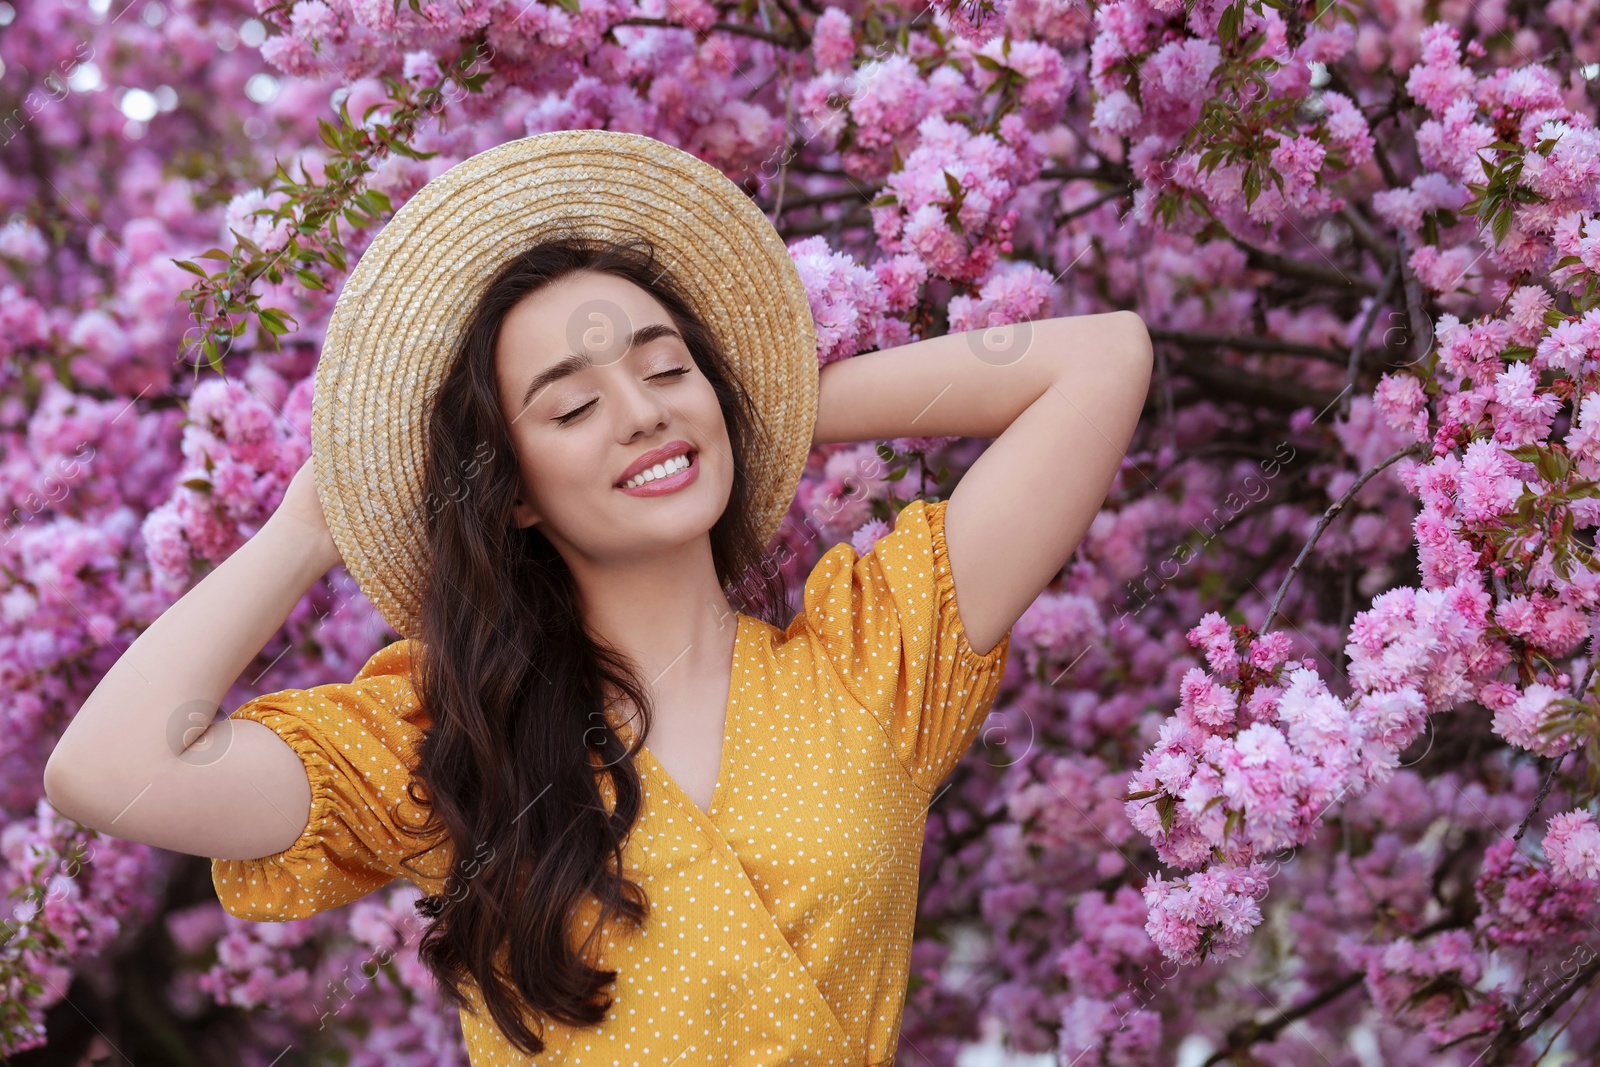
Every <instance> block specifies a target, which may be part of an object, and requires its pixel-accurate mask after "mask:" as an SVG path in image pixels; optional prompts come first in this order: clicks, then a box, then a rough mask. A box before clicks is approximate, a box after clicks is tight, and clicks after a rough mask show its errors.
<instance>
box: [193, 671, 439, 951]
mask: <svg viewBox="0 0 1600 1067" xmlns="http://www.w3.org/2000/svg"><path fill="white" fill-rule="evenodd" d="M410 652H411V641H410V640H403V641H399V642H396V643H394V644H390V645H386V646H384V647H383V648H381V649H379V650H378V651H377V652H376V653H374V654H373V655H372V656H371V658H369V659H368V660H367V662H366V664H365V665H364V666H363V667H362V668H361V670H360V671H359V672H358V673H357V674H356V676H355V679H354V680H353V681H352V682H350V683H349V684H345V683H342V682H338V683H331V684H328V685H318V686H313V687H312V688H310V689H285V690H282V691H281V692H277V693H267V694H265V695H263V696H259V697H256V698H255V699H253V700H250V701H248V702H247V703H245V704H244V705H242V706H241V707H239V708H238V709H237V710H236V711H235V712H234V713H233V714H232V715H231V716H230V718H234V719H250V720H252V721H255V722H259V723H262V724H263V725H265V726H267V727H269V728H270V729H272V730H273V731H274V732H276V733H277V734H278V736H279V737H282V738H283V739H284V740H285V741H287V742H288V743H289V745H290V746H291V747H293V748H294V750H295V752H297V753H298V754H299V755H300V758H301V760H302V761H303V762H304V763H305V767H306V776H307V777H308V778H309V779H310V781H311V819H310V822H308V823H307V824H306V828H305V832H304V833H302V834H301V835H300V839H299V840H297V841H296V842H295V843H294V844H292V845H290V846H289V847H288V848H287V849H285V850H284V851H282V852H278V853H275V854H274V855H271V856H263V857H260V858H258V859H250V860H233V859H213V860H212V861H211V882H212V885H213V886H214V887H215V888H216V891H217V899H218V900H220V901H221V902H222V906H223V909H224V910H226V911H227V912H228V913H229V914H230V915H235V916H238V917H239V918H241V919H252V920H255V921H257V922H269V921H270V922H282V921H286V920H289V919H303V918H306V917H308V916H311V915H315V914H317V913H318V912H322V911H326V910H328V909H329V908H335V907H338V906H339V905H341V904H346V903H349V902H350V901H352V900H356V899H357V898H359V897H363V896H365V895H367V894H368V893H371V892H373V891H374V890H377V889H381V888H382V887H383V886H385V885H387V884H388V883H389V882H391V881H393V880H394V879H395V878H397V877H399V878H410V877H411V873H410V872H409V871H408V870H406V869H403V868H402V867H401V866H400V865H399V861H400V859H401V858H402V857H404V856H406V855H409V854H410V853H412V852H415V851H416V850H417V849H418V847H419V844H420V840H421V839H420V838H419V837H417V836H416V835H415V833H414V831H415V829H416V828H417V827H420V825H421V823H422V821H423V820H424V819H425V817H426V812H425V811H422V810H419V809H418V806H417V805H416V804H414V803H412V802H411V800H410V799H409V797H408V796H407V794H406V789H405V787H406V783H407V782H408V781H409V779H410V770H411V767H412V766H413V763H414V760H413V757H412V753H414V752H415V751H416V750H417V747H418V745H420V743H421V740H422V732H423V730H424V729H425V728H426V726H427V719H426V718H425V716H424V715H423V713H422V710H421V708H420V707H419V706H418V701H417V700H416V696H415V693H414V691H413V689H412V686H411V682H410V671H409V668H410ZM408 827H409V829H408Z"/></svg>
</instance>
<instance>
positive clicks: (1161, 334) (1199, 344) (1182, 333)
mask: <svg viewBox="0 0 1600 1067" xmlns="http://www.w3.org/2000/svg"><path fill="white" fill-rule="evenodd" d="M1149 333H1150V340H1152V341H1170V342H1171V343H1173V344H1175V345H1178V346H1179V347H1180V348H1185V349H1189V350H1191V351H1205V350H1208V349H1212V348H1233V349H1237V350H1238V351H1240V352H1273V353H1277V354H1280V355H1286V356H1311V357H1312V358H1314V359H1320V360H1324V361H1326V362H1328V363H1336V364H1342V363H1344V362H1345V359H1346V355H1345V353H1344V352H1343V351H1341V350H1340V349H1337V348H1326V347H1324V346H1322V345H1309V344H1306V343H1305V342H1303V341H1285V340H1280V339H1279V338H1276V337H1227V336H1224V335H1223V334H1216V333H1194V332H1192V331H1188V330H1160V329H1152V330H1150V331H1149Z"/></svg>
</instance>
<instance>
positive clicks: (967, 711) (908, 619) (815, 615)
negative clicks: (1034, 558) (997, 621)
mask: <svg viewBox="0 0 1600 1067" xmlns="http://www.w3.org/2000/svg"><path fill="white" fill-rule="evenodd" d="M947 504H948V501H939V502H937V503H933V504H929V503H927V502H926V501H923V500H913V501H912V502H911V503H909V504H907V505H906V506H905V507H904V508H902V509H901V510H900V514H899V515H898V516H897V517H896V519H895V525H894V529H893V530H892V531H891V532H890V533H887V534H885V535H884V536H883V537H880V538H879V539H878V541H877V542H876V543H875V544H874V545H873V546H872V548H871V549H870V550H869V551H868V552H867V554H866V555H864V556H858V555H857V553H856V551H855V549H854V548H853V547H852V546H851V545H849V544H848V543H846V544H839V545H835V546H834V547H833V548H831V549H829V550H828V552H827V553H826V554H825V555H824V556H823V557H822V559H821V560H819V561H818V562H817V565H816V566H815V567H814V568H813V569H812V571H811V574H810V575H809V577H808V578H807V579H806V587H805V607H804V610H803V612H802V617H803V619H804V623H803V625H804V627H805V629H806V630H808V631H810V633H811V634H813V635H814V637H815V640H816V642H817V644H818V646H819V647H820V649H821V651H822V653H823V655H825V656H826V657H827V659H828V661H829V662H830V664H831V665H832V668H833V671H834V674H835V675H836V676H837V677H838V679H839V681H840V683H841V684H842V685H843V686H844V688H845V689H846V690H847V691H848V693H849V694H850V696H851V697H852V698H853V699H854V700H855V701H856V702H857V703H859V704H860V705H861V706H862V707H864V708H866V709H867V710H868V711H870V712H871V713H872V715H873V716H874V717H875V718H876V719H877V720H878V723H879V725H881V726H882V727H883V728H884V730H885V732H886V733H887V735H888V737H889V740H890V744H891V745H892V746H893V748H894V752H895V755H896V756H897V757H898V758H899V760H900V762H901V763H902V764H903V765H904V766H905V768H906V770H907V771H908V772H909V773H910V775H911V777H912V779H913V780H914V781H915V782H916V783H917V785H918V786H919V787H920V788H922V789H924V790H927V791H930V792H931V791H932V790H933V789H935V788H937V787H938V785H939V783H940V782H942V781H943V780H944V779H945V777H946V776H947V775H948V774H949V773H950V772H951V771H952V770H954V769H955V765H956V764H957V763H958V762H960V760H961V757H962V756H964V755H966V753H967V750H968V749H969V748H970V747H971V746H972V743H973V742H974V741H975V740H976V739H977V735H978V731H979V729H980V728H981V727H982V725H983V721H984V718H985V717H986V716H987V715H988V714H989V709H990V708H991V707H992V706H993V704H994V700H995V697H996V695H997V694H998V693H999V689H1000V682H1001V678H1002V676H1003V675H1004V673H1005V664H1006V658H1007V655H1008V654H1009V653H1010V650H1011V631H1010V630H1007V631H1006V633H1005V635H1004V636H1003V637H1002V638H1001V639H1000V642H999V643H998V644H997V645H995V646H994V647H993V648H992V649H990V650H989V651H988V653H986V654H984V655H981V656H980V655H979V654H978V653H977V652H976V651H974V650H973V648H972V646H971V645H970V644H969V643H968V642H967V633H966V628H965V627H964V626H963V625H962V622H961V614H960V612H959V611H958V610H957V609H956V587H955V578H954V576H953V574H952V572H951V570H950V557H949V554H948V551H947V549H946V546H945V540H944V513H945V507H946V505H947ZM797 621H798V620H797Z"/></svg>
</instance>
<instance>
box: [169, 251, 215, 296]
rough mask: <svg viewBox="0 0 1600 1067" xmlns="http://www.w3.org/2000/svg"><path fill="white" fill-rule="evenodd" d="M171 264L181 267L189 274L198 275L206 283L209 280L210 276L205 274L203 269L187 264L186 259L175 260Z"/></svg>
mask: <svg viewBox="0 0 1600 1067" xmlns="http://www.w3.org/2000/svg"><path fill="white" fill-rule="evenodd" d="M172 262H173V263H174V264H175V265H177V266H179V267H182V268H183V269H184V270H186V271H188V272H189V273H190V274H198V275H200V277H202V278H205V279H206V280H207V281H209V280H210V279H211V275H209V274H207V273H206V272H205V269H204V268H202V267H200V266H198V265H197V264H194V263H191V262H189V261H188V260H187V259H175V260H173V261H172ZM186 291H187V290H186Z"/></svg>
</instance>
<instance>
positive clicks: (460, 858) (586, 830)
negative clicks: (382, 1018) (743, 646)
mask: <svg viewBox="0 0 1600 1067" xmlns="http://www.w3.org/2000/svg"><path fill="white" fill-rule="evenodd" d="M584 270H588V271H597V272H603V273H609V274H613V275H617V276H619V277H622V278H625V279H627V280H629V281H631V282H633V283H634V284H636V285H638V286H640V287H641V288H643V289H645V290H647V291H648V292H649V293H650V294H651V295H652V296H653V297H654V298H655V299H656V300H657V301H659V302H660V304H661V305H662V307H664V308H665V309H666V311H667V313H668V315H669V316H670V317H671V319H672V322H673V325H675V326H676V327H677V329H678V331H679V332H680V333H681V334H682V335H683V338H684V341H685V342H686V343H687V345H688V348H689V352H690V354H691V355H692V356H693V358H694V361H695V364H696V365H697V366H698V367H699V369H700V371H701V372H702V373H703V374H705V376H706V377H707V378H708V379H709V380H710V382H711V384H712V387H713V388H714V389H715V391H716V395H717V399H718V402H719V405H720V407H721V409H722V415H723V418H724V420H725V422H726V425H727V428H728V438H729V442H730V444H731V446H732V451H733V459H734V462H733V468H734V477H733V490H732V495H731V497H730V499H729V502H728V506H727V508H726V510H725V511H724V512H723V514H722V516H721V517H720V518H719V519H718V520H717V522H716V524H715V525H714V526H712V528H711V530H710V540H711V551H712V558H713V561H714V564H715V567H716V572H717V578H718V580H719V581H720V582H721V583H722V586H723V588H724V590H725V592H727V594H728V596H729V599H730V601H731V602H732V603H734V605H735V607H736V609H737V610H740V611H742V612H743V613H745V614H749V615H752V616H754V617H757V618H760V619H763V620H764V621H767V622H770V623H772V624H773V625H777V626H782V625H783V624H784V622H785V621H786V619H785V618H784V616H785V615H786V614H787V612H788V610H789V607H788V604H787V597H786V595H785V591H784V588H783V582H782V579H781V577H780V576H779V574H778V569H777V567H776V566H773V565H772V562H773V558H772V557H769V556H767V555H766V554H765V553H764V551H763V549H764V547H765V546H764V545H763V544H762V541H761V537H760V531H759V530H758V528H757V526H756V518H755V515H754V509H753V498H752V486H751V483H750V465H749V464H750V461H751V459H752V457H755V456H758V455H763V454H767V453H766V452H765V450H764V449H763V448H761V447H760V446H761V445H762V444H763V443H764V442H765V441H766V440H767V438H766V437H765V436H764V435H765V434H766V432H767V431H766V428H765V426H764V425H763V423H762V421H761V418H760V413H759V412H758V411H757V410H756V409H755V406H754V404H753V403H752V402H751V399H750V396H749V394H748V392H747V391H746V390H745V388H744V386H743V385H742V384H741V383H740V382H739V381H738V379H737V377H736V376H735V374H734V372H733V367H732V365H731V363H730V362H729V360H728V358H727V355H726V354H725V353H724V352H723V351H722V349H721V348H719V346H718V344H717V341H716V339H715V338H714V337H713V336H712V334H711V332H710V331H709V330H708V329H707V328H706V326H705V324H704V322H702V321H701V319H700V318H699V317H698V316H697V315H696V313H695V312H694V310H693V308H692V307H691V306H690V304H689V303H688V301H687V300H686V299H685V298H684V296H683V294H682V292H681V291H680V290H679V289H678V288H677V287H676V284H675V283H674V281H673V280H672V279H671V277H670V275H669V274H667V273H666V272H665V271H664V270H662V269H661V267H660V266H659V264H658V263H657V261H656V252H655V249H654V247H653V246H652V245H651V244H650V243H649V242H648V241H646V240H644V239H643V238H639V239H633V240H627V241H622V242H610V241H603V240H597V239H593V238H589V237H585V236H581V235H578V234H576V233H570V232H568V233H562V234H558V235H556V236H555V237H553V238H550V239H547V240H545V241H542V242H541V243H539V244H537V245H536V246H534V247H531V248H529V249H528V250H526V251H525V252H523V253H522V254H521V255H519V256H517V257H516V258H515V259H513V260H511V261H510V262H509V263H507V264H506V265H505V266H504V268H502V269H501V270H500V271H499V272H498V273H497V274H496V275H495V277H494V278H493V279H491V281H490V282H489V284H488V286H487V288H486V289H485V290H484V292H483V294H482V296H481V297H480V299H479V300H478V302H477V304H476V305H475V307H474V308H473V310H472V311H471V313H470V315H469V317H468V321H467V325H466V327H465V329H464V331H463V333H462V335H461V338H460V341H459V343H458V345H457V347H456V350H455V352H454V355H453V359H452V363H451V366H450V367H449V370H448V372H447V373H446V374H445V376H444V379H443V381H442V382H441V383H440V385H439V387H438V390H437V392H436V394H435V396H434V398H433V400H432V402H431V404H430V407H429V411H428V413H427V445H426V460H425V467H426V471H425V475H424V491H425V499H426V500H427V501H429V502H430V506H429V508H428V510H429V515H428V517H427V520H426V521H427V546H428V556H429V559H428V575H427V578H426V589H425V599H424V603H423V606H422V609H421V617H420V634H419V637H420V640H419V642H418V644H420V645H421V646H422V648H421V650H420V654H419V656H418V657H417V659H416V661H414V667H413V675H414V681H415V685H416V691H417V694H418V699H419V700H420V701H421V702H422V705H423V707H425V708H426V709H427V710H428V713H429V717H430V719H431V722H430V724H429V726H428V728H427V729H426V730H425V731H424V735H423V740H422V742H421V745H420V760H419V762H418V764H417V766H416V768H415V770H414V771H413V775H412V781H411V783H410V785H408V792H409V793H410V795H411V798H412V800H413V802H415V803H416V804H418V805H419V807H422V808H425V809H427V812H428V817H427V821H426V823H425V824H424V826H423V827H422V828H421V833H422V835H423V836H424V837H428V838H432V839H435V840H436V839H437V838H438V836H439V835H441V834H442V835H447V836H448V839H449V840H450V841H451V842H452V843H453V844H454V846H455V847H454V850H453V855H454V857H455V864H454V869H452V872H451V874H450V877H449V878H448V879H447V884H452V888H451V889H450V891H449V892H447V893H440V894H436V895H433V896H428V897H424V898H423V899H422V900H420V901H419V902H418V904H417V907H418V910H419V911H421V912H422V913H423V914H424V915H427V916H429V917H430V919H431V921H430V923H429V926H428V929H427V931H426V933H425V934H424V936H423V938H422V941H421V944H420V945H419V949H418V952H419V956H420V958H421V960H422V962H423V963H424V965H425V966H427V967H428V969H429V970H430V971H432V973H433V975H434V977H435V979H436V980H437V982H438V983H439V986H440V988H441V990H442V991H443V994H444V996H445V997H446V998H447V999H448V1000H449V1001H450V1002H451V1003H453V1004H455V1005H456V1006H457V1007H459V1008H463V1009H468V1010H475V1009H469V1005H468V1002H467V999H466V997H465V996H464V995H463V992H462V989H461V983H462V981H463V979H464V978H466V977H469V976H470V978H471V980H472V981H473V982H474V983H475V984H476V986H477V987H478V989H479V990H480V991H481V993H482V997H483V1001H484V1004H485V1006H486V1007H487V1008H488V1011H489V1014H490V1016H491V1017H492V1018H493V1021H494V1024H495V1026H496V1027H498V1029H499V1030H500V1032H501V1033H502V1034H504V1035H505V1037H506V1039H507V1040H509V1041H510V1042H511V1043H512V1044H513V1045H515V1046H516V1047H517V1048H518V1049H520V1050H521V1051H523V1052H525V1053H528V1054H529V1055H533V1054H537V1053H539V1052H542V1051H543V1050H544V1041H543V1031H544V1028H543V1020H544V1019H555V1020H558V1021H560V1022H562V1023H565V1024H568V1025H571V1026H580V1027H581V1026H589V1025H593V1024H595V1023H598V1022H599V1021H601V1020H602V1019H603V1018H604V1017H605V1015H606V1013H607V1012H608V1011H609V1010H610V1007H611V1004H612V998H611V996H610V995H609V994H608V993H604V992H603V987H604V986H606V985H607V984H609V983H610V982H611V981H613V980H614V979H615V978H616V976H617V972H616V971H615V970H602V969H598V968H596V967H594V966H591V960H590V959H589V957H588V952H589V950H590V949H591V948H592V947H593V945H594V944H595V943H596V941H597V939H598V938H600V936H601V934H602V932H603V930H604V928H605V926H606V924H607V923H609V922H611V921H614V920H617V919H620V920H622V921H625V922H627V923H631V924H633V925H634V926H635V927H637V926H638V925H639V924H641V923H643V921H644V919H645V917H646V916H647V914H648V913H649V907H650V906H649V901H648V899H647V897H646V895H645V892H644V889H643V887H642V886H640V885H639V884H638V883H637V882H634V881H632V880H630V879H628V878H626V877H624V876H623V873H622V849H623V844H624V842H625V841H626V839H627V837H628V834H629V833H630V832H631V829H632V827H633V824H634V822H635V820H636V819H637V817H638V814H639V810H640V804H641V800H642V793H641V788H640V780H639V773H638V770H637V768H636V767H635V765H634V755H635V753H636V752H637V751H638V747H639V746H640V745H643V744H644V743H645V737H646V735H647V734H648V732H649V728H650V721H651V702H650V694H649V688H648V685H647V683H646V682H644V681H643V680H642V678H641V676H640V674H639V672H638V669H637V666H636V664H634V663H633V661H632V660H631V658H630V657H629V656H628V655H627V654H626V653H625V652H624V651H623V650H621V649H619V648H617V647H615V646H612V645H610V644H608V643H606V642H604V641H602V640H600V639H599V638H598V637H597V636H596V635H595V634H593V633H591V632H590V631H589V629H588V628H587V627H586V626H585V625H584V623H583V620H582V618H581V617H580V615H579V611H578V603H577V597H576V587H575V584H574V582H573V578H572V572H571V570H570V569H569V568H568V566H567V564H566V561H565V560H564V559H563V558H562V556H561V555H560V553H558V552H557V551H556V550H555V548H554V546H553V545H551V543H550V541H549V540H548V539H547V538H546V537H545V536H544V534H543V533H541V532H540V530H539V527H538V525H537V524H535V525H531V526H527V527H521V528H519V527H517V526H516V525H514V518H513V513H512V505H513V501H514V499H515V498H516V497H517V496H518V494H519V493H520V491H521V484H520V479H519V474H518V465H517V461H516V457H515V452H514V451H513V448H512V442H511V438H510V431H509V429H508V427H507V426H506V424H505V419H504V417H503V415H502V413H501V408H500V404H499V401H498V395H499V394H498V388H497V385H496V375H495V349H496V345H497V342H498V339H499V335H500V329H501V324H502V323H503V321H504V319H505V317H506V314H507V313H508V312H509V311H510V310H511V309H512V308H513V307H515V306H516V305H517V303H518V302H519V301H521V300H522V299H523V298H524V297H527V296H528V295H529V294H532V293H534V292H537V291H538V290H540V289H542V288H543V287H545V286H547V285H550V284H551V283H553V282H555V281H557V280H559V279H561V278H564V277H567V276H568V275H570V274H572V273H574V272H576V271H584ZM463 474H466V475H467V477H465V478H464V477H463ZM435 502H443V503H442V504H436V503H435ZM741 604H742V605H743V607H740V605H741ZM608 692H617V693H621V694H623V697H624V699H625V700H627V701H630V702H631V704H632V706H633V707H634V708H635V709H637V710H638V714H639V717H640V723H639V730H638V732H637V736H636V738H635V740H634V743H633V746H632V747H629V745H627V744H625V743H624V742H623V740H622V738H621V736H620V735H619V734H618V733H617V732H616V731H615V730H614V729H613V728H612V727H611V725H610V724H609V723H608V722H607V721H606V718H605V715H604V714H603V711H604V708H605V694H606V693H608ZM596 723H599V724H602V725H599V726H596V725H595V724H596ZM606 775H609V776H610V779H611V785H612V788H613V791H614V792H613V797H614V805H613V807H612V808H611V809H610V810H608V809H607V807H606V804H605V800H606V798H605V797H604V795H603V794H602V791H601V780H602V776H606ZM419 786H420V787H421V789H422V790H423V791H424V792H425V794H426V797H425V798H424V797H420V796H418V795H417V788H418V787H419ZM432 847H435V846H432V845H431V846H430V847H429V848H428V849H424V850H423V851H431V848H432ZM469 850H471V852H472V855H471V856H470V857H468V856H467V855H466V853H467V852H468V851H469ZM419 854H420V853H412V854H411V855H410V856H408V857H406V862H407V865H408V866H409V863H410V860H412V859H413V858H414V857H415V856H417V855H419ZM469 860H470V866H471V871H470V873H469V875H468V876H467V877H465V878H460V877H458V873H459V868H461V866H462V865H463V863H464V862H467V861H469ZM591 894H592V895H593V896H594V897H595V898H596V899H597V900H598V902H599V905H600V910H599V918H598V920H597V921H596V922H595V924H594V926H593V928H592V929H591V930H590V932H589V935H588V936H587V937H586V938H584V939H583V942H582V944H581V945H577V946H576V947H575V946H574V944H573V942H574V940H576V939H575V937H574V936H573V933H572V929H571V921H572V917H573V915H574V913H575V911H576V910H577V909H578V908H579V907H580V906H581V905H582V904H583V902H584V901H585V900H586V898H587V897H589V895H591ZM529 1009H531V1010H532V1012H533V1015H534V1018H535V1021H536V1022H537V1023H538V1027H537V1029H538V1032H537V1033H536V1032H535V1029H534V1027H531V1026H530V1025H528V1020H527V1018H526V1017H525V1015H524V1012H525V1011H527V1010H529Z"/></svg>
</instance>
